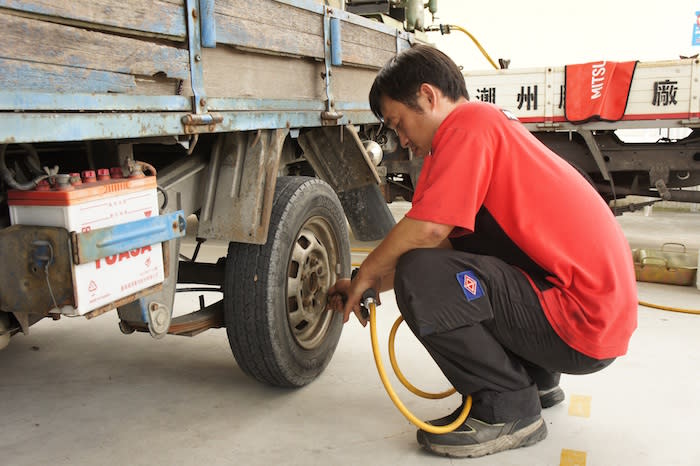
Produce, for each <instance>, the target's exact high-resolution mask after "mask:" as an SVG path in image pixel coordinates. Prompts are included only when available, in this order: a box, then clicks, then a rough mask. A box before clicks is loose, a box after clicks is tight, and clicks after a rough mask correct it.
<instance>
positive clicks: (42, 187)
mask: <svg viewBox="0 0 700 466" xmlns="http://www.w3.org/2000/svg"><path fill="white" fill-rule="evenodd" d="M34 189H35V190H36V191H50V190H51V186H49V181H48V180H41V181H39V182H38V183H37V184H36V188H34Z"/></svg>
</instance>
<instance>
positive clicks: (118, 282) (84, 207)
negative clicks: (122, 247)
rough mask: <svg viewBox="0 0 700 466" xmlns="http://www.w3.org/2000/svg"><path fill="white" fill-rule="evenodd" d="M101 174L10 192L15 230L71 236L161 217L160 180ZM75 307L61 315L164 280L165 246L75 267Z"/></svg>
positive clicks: (64, 177)
mask: <svg viewBox="0 0 700 466" xmlns="http://www.w3.org/2000/svg"><path fill="white" fill-rule="evenodd" d="M111 173H112V175H113V176H110V170H107V169H100V170H98V173H97V176H96V174H95V172H94V171H92V170H87V171H84V172H83V173H82V177H81V175H80V174H77V173H74V174H71V175H70V176H68V175H59V176H60V177H62V179H61V182H59V183H56V184H55V185H54V186H53V187H51V186H49V185H48V183H46V182H42V183H40V184H39V185H38V186H37V187H36V189H34V190H30V191H17V190H12V191H9V192H8V205H9V208H10V221H11V222H12V224H13V225H35V226H51V227H63V228H65V229H67V230H68V231H70V232H77V233H81V232H87V231H91V230H95V229H99V228H105V227H110V226H114V225H117V224H121V223H126V222H132V221H135V220H140V219H143V218H146V217H151V216H155V215H158V192H157V185H156V177H155V176H142V177H138V178H122V177H121V173H120V170H118V169H116V170H115V169H112V171H111ZM72 272H73V293H74V298H75V308H74V309H72V310H71V309H70V307H64V308H63V309H62V311H61V312H63V313H64V314H69V315H83V314H86V313H88V312H90V311H93V310H95V309H98V308H100V307H102V306H105V305H107V304H110V303H113V302H114V301H117V300H119V299H121V298H124V297H126V296H129V295H132V294H134V293H136V292H138V291H141V290H143V289H146V288H148V287H151V286H153V285H156V284H158V283H161V282H162V281H163V279H164V269H163V253H162V248H161V244H160V243H156V244H152V245H147V246H144V247H141V248H137V249H134V250H131V251H125V252H122V253H120V254H116V255H112V256H108V257H104V258H101V259H98V260H96V261H94V262H89V263H85V264H74V265H73V266H72Z"/></svg>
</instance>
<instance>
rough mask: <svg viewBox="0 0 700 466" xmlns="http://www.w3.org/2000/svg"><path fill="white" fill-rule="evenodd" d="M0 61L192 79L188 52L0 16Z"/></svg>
mask: <svg viewBox="0 0 700 466" xmlns="http://www.w3.org/2000/svg"><path fill="white" fill-rule="evenodd" d="M0 30H2V31H3V47H2V48H0V58H7V59H14V60H20V61H22V60H23V61H30V62H38V63H44V64H49V65H62V66H70V67H75V68H87V69H92V70H102V71H113V72H117V73H124V74H134V75H144V76H155V75H156V74H165V75H166V76H167V77H169V78H175V79H188V78H189V54H188V52H187V50H183V49H178V48H176V47H171V46H167V45H162V44H157V43H154V42H149V41H146V40H138V39H132V38H128V37H120V36H115V35H112V34H105V33H102V32H96V31H88V30H84V29H80V28H76V27H70V26H65V25H60V24H53V23H47V22H44V21H39V20H36V19H29V18H23V17H19V16H14V15H8V14H2V13H0Z"/></svg>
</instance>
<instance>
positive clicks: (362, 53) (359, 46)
mask: <svg viewBox="0 0 700 466" xmlns="http://www.w3.org/2000/svg"><path fill="white" fill-rule="evenodd" d="M341 38H342V41H343V43H342V50H343V62H344V63H355V64H358V65H362V66H370V67H374V68H381V67H382V66H384V64H385V63H386V62H387V61H388V60H389V59H390V58H391V57H393V56H394V55H396V36H394V35H390V34H386V33H383V32H380V31H375V30H372V29H369V28H365V27H362V26H359V25H357V24H352V23H348V22H343V23H342V32H341Z"/></svg>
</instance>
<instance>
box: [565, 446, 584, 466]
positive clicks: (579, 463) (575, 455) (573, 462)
mask: <svg viewBox="0 0 700 466" xmlns="http://www.w3.org/2000/svg"><path fill="white" fill-rule="evenodd" d="M559 466H586V452H585V451H578V450H567V449H566V448H562V450H561V460H560V461H559Z"/></svg>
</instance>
